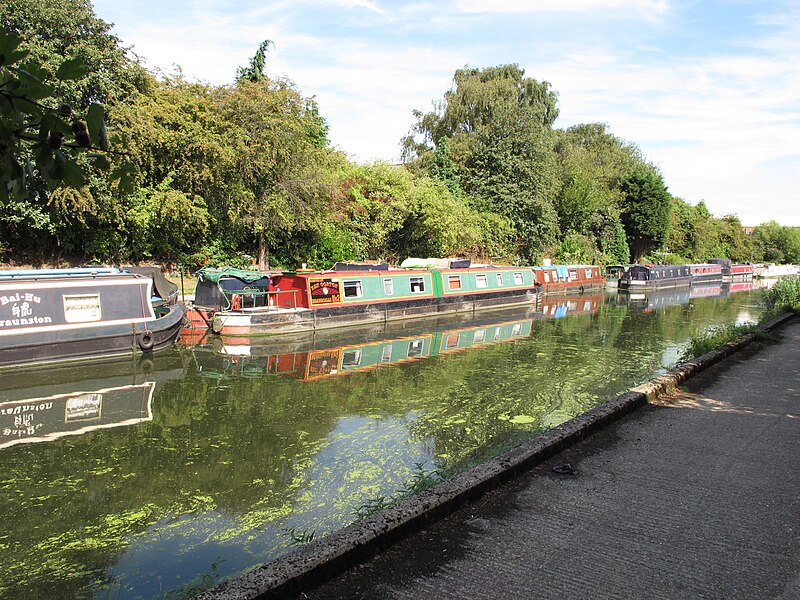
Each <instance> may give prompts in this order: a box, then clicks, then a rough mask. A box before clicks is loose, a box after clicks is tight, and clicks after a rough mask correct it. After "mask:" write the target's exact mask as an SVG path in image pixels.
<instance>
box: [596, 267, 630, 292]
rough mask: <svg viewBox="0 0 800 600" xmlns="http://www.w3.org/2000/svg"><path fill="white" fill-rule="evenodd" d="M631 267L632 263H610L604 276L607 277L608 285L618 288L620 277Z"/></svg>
mask: <svg viewBox="0 0 800 600" xmlns="http://www.w3.org/2000/svg"><path fill="white" fill-rule="evenodd" d="M630 268H631V265H608V266H607V267H606V268H605V272H604V273H603V276H604V277H605V279H606V287H607V288H609V289H617V288H618V287H619V280H620V278H621V277H622V276H623V275H624V274H625V273H626V272H627V271H628V269H630Z"/></svg>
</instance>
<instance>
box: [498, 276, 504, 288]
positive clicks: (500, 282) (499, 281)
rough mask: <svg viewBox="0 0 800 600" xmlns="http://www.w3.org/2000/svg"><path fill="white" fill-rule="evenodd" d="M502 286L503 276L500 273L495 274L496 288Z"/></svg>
mask: <svg viewBox="0 0 800 600" xmlns="http://www.w3.org/2000/svg"><path fill="white" fill-rule="evenodd" d="M502 286H503V274H502V273H498V274H497V287H502Z"/></svg>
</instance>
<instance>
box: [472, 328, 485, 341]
mask: <svg viewBox="0 0 800 600" xmlns="http://www.w3.org/2000/svg"><path fill="white" fill-rule="evenodd" d="M472 339H473V341H474V342H475V343H478V342H482V341H483V340H485V339H486V330H485V329H478V330H477V331H476V332H475V336H474V337H473V338H472Z"/></svg>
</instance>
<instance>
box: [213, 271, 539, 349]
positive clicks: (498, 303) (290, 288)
mask: <svg viewBox="0 0 800 600" xmlns="http://www.w3.org/2000/svg"><path fill="white" fill-rule="evenodd" d="M220 281H221V280H220ZM260 281H261V285H260V286H259V287H252V288H247V287H245V288H243V289H239V290H237V291H230V290H226V289H223V288H222V287H220V288H219V291H220V293H219V294H218V295H219V298H220V299H221V301H222V302H221V306H220V307H219V310H216V311H214V312H213V314H209V315H208V320H210V321H211V323H212V329H213V330H214V331H215V332H216V333H219V334H221V335H257V334H266V335H269V334H284V333H297V332H306V331H314V330H318V329H329V328H336V327H345V326H351V325H360V324H364V323H371V322H387V321H395V320H401V319H416V318H421V317H426V316H433V315H440V314H444V313H450V312H475V311H479V310H484V309H492V308H501V307H508V306H519V305H531V304H534V305H535V303H536V302H537V299H538V295H539V291H540V289H541V286H539V285H538V284H537V283H536V282H535V281H534V279H533V272H532V271H531V269H530V268H523V267H507V266H494V265H472V264H470V263H469V261H458V262H457V263H455V262H448V263H447V264H446V265H445V266H440V265H433V266H431V267H429V268H403V267H401V268H390V267H388V265H354V264H342V263H337V265H336V266H335V267H334V269H331V270H328V271H297V272H284V273H277V274H275V273H270V274H268V275H266V276H265V277H264V278H262V279H260ZM206 308H208V307H206Z"/></svg>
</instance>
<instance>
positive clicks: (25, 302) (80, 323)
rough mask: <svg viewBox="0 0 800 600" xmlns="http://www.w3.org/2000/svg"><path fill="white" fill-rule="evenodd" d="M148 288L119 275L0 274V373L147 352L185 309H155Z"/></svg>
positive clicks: (84, 271) (171, 332) (90, 271)
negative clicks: (11, 368)
mask: <svg viewBox="0 0 800 600" xmlns="http://www.w3.org/2000/svg"><path fill="white" fill-rule="evenodd" d="M152 290H153V281H152V279H150V278H149V277H145V276H143V275H137V274H134V273H125V272H123V271H121V270H119V269H116V268H105V267H102V268H77V269H45V270H19V271H0V367H6V366H12V365H27V364H37V363H45V362H55V361H66V360H78V359H86V358H93V357H111V356H121V355H125V354H131V353H139V352H152V351H154V350H159V349H161V348H165V347H167V346H169V345H170V344H172V343H173V342H174V341H175V339H176V338H177V337H178V335H179V333H180V328H181V322H182V321H183V317H184V308H183V305H182V304H174V305H172V306H168V307H159V308H154V307H153V304H152V303H151V298H152V295H153V294H152Z"/></svg>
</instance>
